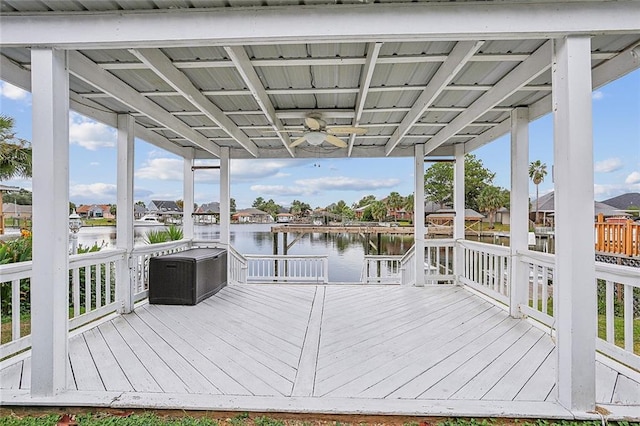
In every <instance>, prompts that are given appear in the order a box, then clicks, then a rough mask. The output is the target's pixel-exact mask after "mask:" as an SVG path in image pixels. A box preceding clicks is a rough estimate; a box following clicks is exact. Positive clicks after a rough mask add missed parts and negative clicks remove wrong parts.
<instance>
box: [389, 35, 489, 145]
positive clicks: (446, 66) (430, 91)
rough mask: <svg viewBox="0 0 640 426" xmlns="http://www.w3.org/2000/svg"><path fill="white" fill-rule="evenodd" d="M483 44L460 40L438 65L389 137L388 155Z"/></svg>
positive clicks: (482, 42)
mask: <svg viewBox="0 0 640 426" xmlns="http://www.w3.org/2000/svg"><path fill="white" fill-rule="evenodd" d="M483 44H484V41H476V42H472V41H460V42H458V43H456V45H455V46H454V48H453V49H452V50H451V53H450V54H449V55H448V56H447V59H446V60H445V61H444V62H443V63H442V65H440V67H438V71H436V73H435V74H434V75H433V77H432V78H431V80H430V81H429V83H428V84H427V86H426V87H425V89H424V91H423V92H422V93H421V94H420V96H419V97H418V99H417V100H416V102H415V103H414V104H413V106H412V107H411V110H410V111H409V112H407V114H406V115H405V116H404V118H403V119H402V122H401V123H400V125H399V126H398V128H397V129H396V131H395V132H394V133H393V135H392V136H391V137H390V138H389V142H387V146H386V147H385V152H386V154H387V155H389V153H391V151H393V149H394V148H395V147H396V146H397V145H398V144H399V143H400V140H402V138H403V137H404V135H406V134H407V133H409V130H411V127H412V126H413V125H414V124H415V123H416V122H417V121H418V120H420V117H422V115H423V114H424V113H425V112H426V111H427V109H428V108H429V107H430V106H431V105H432V104H433V102H434V101H435V100H436V98H437V97H438V96H439V95H440V94H441V93H442V91H443V90H444V89H445V87H446V86H447V85H448V84H449V83H451V81H452V80H453V79H454V78H455V77H456V75H457V74H458V73H459V72H460V70H461V69H462V67H464V65H465V64H466V63H467V62H468V61H469V59H470V58H471V57H472V56H473V55H474V54H475V53H476V52H477V51H478V49H480V46H482V45H483Z"/></svg>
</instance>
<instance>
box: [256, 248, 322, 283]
mask: <svg viewBox="0 0 640 426" xmlns="http://www.w3.org/2000/svg"><path fill="white" fill-rule="evenodd" d="M244 259H246V262H247V264H246V282H264V283H266V282H272V283H274V282H276V283H283V282H289V283H302V282H305V283H325V284H326V283H327V282H328V281H329V256H327V255H306V256H302V255H299V256H292V255H260V254H245V255H244Z"/></svg>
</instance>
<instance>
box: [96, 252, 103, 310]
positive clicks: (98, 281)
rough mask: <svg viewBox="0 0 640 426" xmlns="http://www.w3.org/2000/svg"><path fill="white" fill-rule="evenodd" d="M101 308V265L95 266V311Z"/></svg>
mask: <svg viewBox="0 0 640 426" xmlns="http://www.w3.org/2000/svg"><path fill="white" fill-rule="evenodd" d="M101 306H102V264H100V263H98V264H97V265H96V309H98V308H100V307H101Z"/></svg>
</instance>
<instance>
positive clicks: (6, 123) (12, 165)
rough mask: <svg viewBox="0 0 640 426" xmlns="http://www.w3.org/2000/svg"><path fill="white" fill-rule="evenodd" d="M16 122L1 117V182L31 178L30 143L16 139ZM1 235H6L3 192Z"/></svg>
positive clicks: (0, 207) (0, 217) (0, 211)
mask: <svg viewBox="0 0 640 426" xmlns="http://www.w3.org/2000/svg"><path fill="white" fill-rule="evenodd" d="M14 124H15V120H14V119H13V118H11V117H7V116H6V115H0V181H2V180H9V179H12V178H14V177H24V178H27V177H31V147H30V146H29V142H27V141H25V140H24V139H20V138H17V137H16V133H15V131H14V129H13V126H14ZM0 221H1V223H0V234H4V215H3V214H2V191H0Z"/></svg>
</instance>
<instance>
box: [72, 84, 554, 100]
mask: <svg viewBox="0 0 640 426" xmlns="http://www.w3.org/2000/svg"><path fill="white" fill-rule="evenodd" d="M426 87H427V86H376V87H369V93H374V92H375V93H378V92H419V91H423V90H425V89H426ZM492 87H493V86H491V85H488V84H449V85H448V86H447V87H445V88H444V90H445V91H466V92H486V91H487V90H490V89H491V88H492ZM265 91H266V93H267V95H294V96H295V95H345V94H353V93H359V92H360V89H359V88H358V87H313V88H308V89H265ZM519 91H531V92H537V91H551V85H550V84H535V85H527V86H523V87H521V88H520V89H519ZM201 93H202V94H203V95H205V96H252V94H251V91H250V90H245V89H240V90H203V91H202V92H201ZM80 94H81V95H82V96H84V97H86V98H88V99H91V98H107V97H109V95H108V94H106V93H99V92H95V93H93V92H92V93H80ZM140 94H141V95H142V96H146V97H163V96H182V95H181V94H180V93H178V92H174V91H151V92H140Z"/></svg>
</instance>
